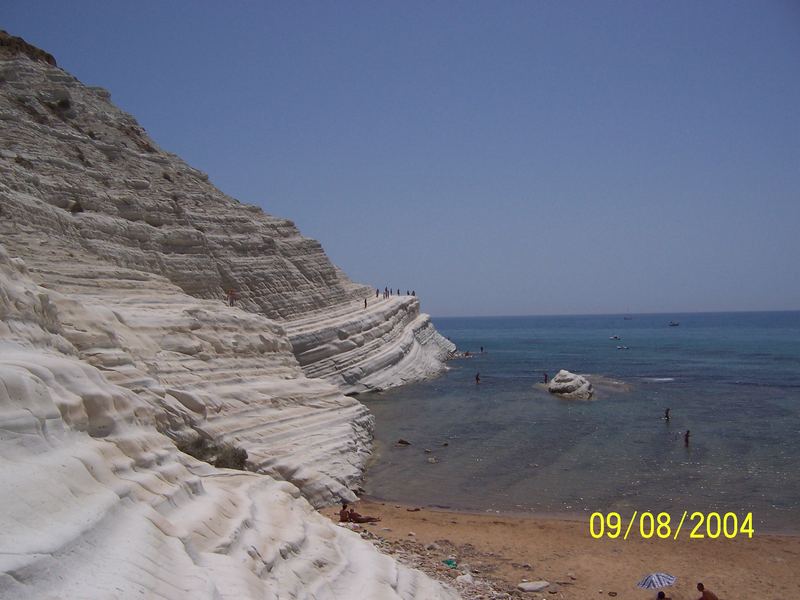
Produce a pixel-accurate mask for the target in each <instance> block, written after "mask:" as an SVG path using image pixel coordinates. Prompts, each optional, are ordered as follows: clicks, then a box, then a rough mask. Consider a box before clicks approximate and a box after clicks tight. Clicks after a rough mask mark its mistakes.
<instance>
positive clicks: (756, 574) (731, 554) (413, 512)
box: [323, 499, 800, 600]
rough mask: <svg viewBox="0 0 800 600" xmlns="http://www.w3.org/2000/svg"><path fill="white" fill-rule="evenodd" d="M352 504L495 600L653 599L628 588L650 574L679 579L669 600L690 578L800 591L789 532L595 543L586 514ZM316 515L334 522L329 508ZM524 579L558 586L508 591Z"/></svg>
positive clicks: (445, 573) (799, 540) (417, 553)
mask: <svg viewBox="0 0 800 600" xmlns="http://www.w3.org/2000/svg"><path fill="white" fill-rule="evenodd" d="M355 508H356V510H357V511H358V512H359V513H361V514H364V515H373V516H378V517H380V518H381V522H380V523H376V524H370V525H365V526H362V530H363V529H366V530H367V531H369V532H370V533H371V534H374V536H377V538H379V540H377V543H378V544H379V545H380V546H381V547H382V548H383V549H384V550H386V551H389V552H392V553H395V554H398V555H399V557H400V559H401V560H403V561H406V562H409V563H411V564H413V565H414V566H416V567H417V568H420V569H422V570H424V571H426V572H428V573H430V574H432V575H434V576H435V577H438V578H440V579H442V580H444V581H448V580H449V581H450V582H451V583H452V582H453V581H454V578H455V577H456V576H458V575H460V574H461V573H462V571H463V565H468V568H469V569H470V570H471V571H472V573H473V577H474V579H475V581H476V583H478V582H480V581H481V580H483V581H486V582H488V583H489V584H490V585H491V587H481V586H480V584H478V585H474V586H470V585H467V586H464V585H459V586H458V587H459V589H460V590H461V591H462V593H464V596H465V597H468V598H482V597H483V598H497V597H502V596H501V595H499V594H498V593H497V592H507V593H508V594H509V595H510V596H511V597H522V598H537V599H538V598H559V599H562V598H563V599H565V600H571V599H575V600H577V599H581V600H585V599H586V598H601V597H616V598H619V599H620V600H625V599H631V600H641V599H645V598H655V596H656V592H655V591H648V590H641V589H638V588H637V587H636V582H637V581H639V580H640V579H641V578H642V577H643V576H644V575H646V574H648V573H651V572H654V571H662V572H667V573H670V574H673V575H675V576H677V577H678V581H677V584H676V585H675V586H673V587H670V588H667V589H666V590H665V591H666V592H667V596H668V597H671V598H672V599H673V600H688V599H691V598H697V597H698V596H699V593H698V592H697V590H696V587H695V586H696V584H697V582H698V581H702V582H703V583H704V584H705V586H706V587H707V588H708V589H710V590H712V591H714V592H715V593H716V594H717V595H718V596H719V597H720V599H721V600H732V599H737V598H770V599H772V598H774V599H778V598H789V597H794V596H796V595H797V593H798V591H800V580H799V579H798V573H797V571H798V568H799V567H800V536H795V535H766V534H765V535H760V534H759V533H758V532H757V531H756V534H755V536H754V537H753V539H746V538H745V539H735V540H719V539H718V540H689V539H679V540H677V541H675V540H671V539H670V540H642V539H640V538H633V537H629V538H628V539H627V540H621V539H618V540H608V539H603V540H595V539H592V538H591V537H590V535H589V532H588V524H587V522H586V521H570V520H563V519H556V518H547V517H545V518H542V517H527V516H510V515H495V514H472V513H463V512H451V511H444V510H438V509H429V508H421V509H418V508H417V507H409V506H402V505H399V504H396V503H394V502H390V501H379V500H375V499H369V500H363V501H361V502H359V503H358V504H357V505H356V507H355ZM323 512H324V514H325V515H327V516H329V517H330V518H332V519H334V520H338V514H337V510H336V509H335V508H329V509H325V510H324V511H323ZM412 534H413V535H412ZM368 537H371V536H368ZM449 556H455V558H456V561H457V563H458V565H459V566H458V568H457V569H451V568H449V567H447V566H445V565H444V564H442V561H443V560H445V559H447V558H448V557H449ZM523 580H527V581H539V580H545V581H548V582H550V583H551V584H556V585H554V586H551V587H550V588H548V589H547V590H545V591H541V592H526V593H523V592H519V591H517V590H516V586H517V584H518V583H520V582H522V581H523Z"/></svg>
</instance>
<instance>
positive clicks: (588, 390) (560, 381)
mask: <svg viewBox="0 0 800 600" xmlns="http://www.w3.org/2000/svg"><path fill="white" fill-rule="evenodd" d="M547 390H548V391H549V392H550V393H551V394H558V395H559V396H561V397H562V398H575V399H578V400H589V399H590V398H591V397H592V394H594V389H593V388H592V384H591V383H590V382H589V380H588V379H586V378H585V377H584V376H583V375H576V374H575V373H570V372H569V371H566V370H564V369H561V370H560V371H559V372H558V374H557V375H556V376H555V377H553V378H552V379H551V380H550V383H548V384H547Z"/></svg>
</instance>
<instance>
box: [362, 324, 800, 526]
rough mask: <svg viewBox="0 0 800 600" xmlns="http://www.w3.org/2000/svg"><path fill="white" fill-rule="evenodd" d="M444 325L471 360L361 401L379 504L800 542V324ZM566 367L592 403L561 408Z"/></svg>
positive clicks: (372, 491)
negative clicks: (724, 522) (695, 520)
mask: <svg viewBox="0 0 800 600" xmlns="http://www.w3.org/2000/svg"><path fill="white" fill-rule="evenodd" d="M433 321H434V324H435V326H436V328H437V329H438V330H439V331H440V332H441V333H442V334H443V335H444V336H446V337H448V338H449V339H451V340H452V341H453V342H455V343H456V344H457V346H458V348H459V350H460V351H462V352H466V351H469V352H470V354H471V356H469V357H464V358H456V359H454V360H451V361H450V362H448V368H447V370H446V371H445V372H444V373H443V374H442V375H441V376H439V377H437V378H434V379H431V380H428V381H424V382H421V383H416V384H412V385H408V386H404V387H401V388H398V389H393V390H388V391H385V392H379V393H374V394H368V395H363V396H361V397H360V400H361V401H362V402H364V403H365V404H366V405H367V406H368V407H369V409H370V410H371V411H372V413H373V414H374V415H375V419H376V428H375V442H376V444H375V448H376V451H375V453H374V456H373V459H372V461H371V464H370V466H369V469H368V471H367V476H366V479H365V482H364V488H365V491H366V493H367V494H369V495H370V496H373V497H376V498H380V499H386V500H391V501H395V502H400V503H405V504H413V505H418V506H429V507H441V508H451V509H454V510H466V511H481V512H501V513H532V514H536V515H542V516H556V517H566V518H573V517H578V518H581V519H584V518H587V517H588V516H589V515H591V513H594V512H602V513H608V512H610V511H615V512H618V513H620V514H621V515H622V517H623V518H624V519H627V518H628V517H630V516H632V514H633V511H638V513H642V512H645V511H648V512H652V513H658V512H668V513H670V514H671V515H672V516H673V518H675V515H677V516H678V518H679V517H680V515H681V514H682V513H683V511H689V513H690V514H691V513H692V512H694V511H700V512H705V513H707V512H712V511H713V512H719V513H727V512H733V513H735V514H737V515H738V516H739V518H740V522H741V520H743V518H744V516H745V515H746V514H747V513H752V516H753V524H754V527H755V530H756V532H758V531H759V530H760V531H763V532H774V533H794V534H796V533H800V468H798V467H799V466H800V312H748V313H742V312H737V313H692V314H668V315H665V314H636V315H591V316H525V317H473V318H434V319H433ZM671 321H672V322H676V323H678V325H676V326H670V325H669V323H670V322H671ZM615 336H618V337H619V339H613V338H614V337H615ZM481 346H482V347H483V349H484V352H483V353H481V352H480V348H481ZM560 369H566V370H569V371H572V372H574V373H579V374H583V375H585V376H586V377H587V378H588V379H589V380H590V381H591V382H592V383H593V385H594V389H595V394H594V397H593V398H592V399H591V400H567V399H562V398H559V397H557V396H554V395H552V394H550V393H549V392H548V391H547V390H546V389H545V387H544V385H543V384H542V380H543V377H544V373H547V374H548V375H549V376H550V377H553V376H554V375H555V374H556V373H557V372H558V371H559V370H560ZM478 373H480V383H479V384H476V382H475V375H476V374H478ZM666 408H669V409H670V420H669V421H667V420H665V419H664V412H665V409H666ZM687 430H690V432H691V435H690V440H689V445H688V447H687V446H686V445H685V443H684V434H685V432H686V431H687ZM400 439H402V440H405V441H408V442H410V444H409V445H402V444H398V443H397V442H398V440H400Z"/></svg>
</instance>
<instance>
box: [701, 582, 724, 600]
mask: <svg viewBox="0 0 800 600" xmlns="http://www.w3.org/2000/svg"><path fill="white" fill-rule="evenodd" d="M697 591H698V592H702V593H703V595H702V596H700V597H699V598H698V599H697V600H719V597H718V596H717V595H716V594H715V593H714V592H712V591H711V590H707V589H706V588H705V587H704V586H703V584H702V583H698V584H697Z"/></svg>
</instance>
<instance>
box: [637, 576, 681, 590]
mask: <svg viewBox="0 0 800 600" xmlns="http://www.w3.org/2000/svg"><path fill="white" fill-rule="evenodd" d="M676 581H678V578H677V577H675V576H673V575H669V574H667V573H650V575H648V576H647V577H645V578H644V579H642V580H641V581H640V582H639V583H637V584H636V586H637V587H640V588H644V589H646V590H657V589H658V588H663V587H667V586H670V585H674V584H675V582H676Z"/></svg>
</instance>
